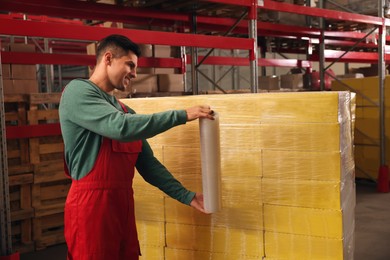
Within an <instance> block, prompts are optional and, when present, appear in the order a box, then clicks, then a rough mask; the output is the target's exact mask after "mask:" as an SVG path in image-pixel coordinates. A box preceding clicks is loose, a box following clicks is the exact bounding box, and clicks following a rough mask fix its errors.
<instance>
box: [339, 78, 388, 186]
mask: <svg viewBox="0 0 390 260" xmlns="http://www.w3.org/2000/svg"><path fill="white" fill-rule="evenodd" d="M388 85H389V77H387V78H386V80H385V88H384V91H385V93H384V94H385V98H386V100H385V115H386V119H385V130H386V132H385V137H386V141H385V149H386V150H387V149H388V148H389V147H390V143H389V141H388V140H389V138H390V128H389V127H388V125H387V124H388V123H387V122H389V121H388V117H389V115H390V106H389V98H388V97H389V96H390V91H389V90H390V88H389V87H388ZM332 89H333V90H335V91H338V90H350V91H353V92H356V127H355V160H356V177H359V178H364V179H372V180H376V179H377V176H378V170H379V167H380V164H381V163H380V136H379V135H380V132H379V129H380V119H379V110H380V108H379V81H378V77H365V78H350V79H342V80H341V81H340V82H338V81H333V83H332ZM385 159H386V162H387V164H389V161H390V156H389V154H387V156H386V158H385Z"/></svg>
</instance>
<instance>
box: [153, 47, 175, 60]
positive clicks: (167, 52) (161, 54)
mask: <svg viewBox="0 0 390 260" xmlns="http://www.w3.org/2000/svg"><path fill="white" fill-rule="evenodd" d="M154 57H158V58H170V57H173V55H172V48H171V46H167V45H154Z"/></svg>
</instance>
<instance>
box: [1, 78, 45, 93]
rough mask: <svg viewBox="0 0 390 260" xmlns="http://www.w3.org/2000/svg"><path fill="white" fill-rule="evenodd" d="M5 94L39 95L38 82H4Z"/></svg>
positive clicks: (16, 80)
mask: <svg viewBox="0 0 390 260" xmlns="http://www.w3.org/2000/svg"><path fill="white" fill-rule="evenodd" d="M3 87H4V94H29V93H37V92H39V90H38V82H37V80H35V79H13V80H3Z"/></svg>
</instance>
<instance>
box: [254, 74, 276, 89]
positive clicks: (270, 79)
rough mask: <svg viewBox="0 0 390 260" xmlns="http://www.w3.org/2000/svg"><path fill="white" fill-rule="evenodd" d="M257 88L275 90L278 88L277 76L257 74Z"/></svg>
mask: <svg viewBox="0 0 390 260" xmlns="http://www.w3.org/2000/svg"><path fill="white" fill-rule="evenodd" d="M258 80H259V81H258V83H259V89H265V90H275V89H280V87H279V77H276V76H259V78H258Z"/></svg>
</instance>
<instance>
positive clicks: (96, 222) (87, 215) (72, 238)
mask: <svg viewBox="0 0 390 260" xmlns="http://www.w3.org/2000/svg"><path fill="white" fill-rule="evenodd" d="M121 105H122V104H121ZM122 108H123V110H124V111H125V112H126V113H127V110H126V108H125V107H124V106H123V105H122ZM141 149H142V142H141V141H135V142H130V143H122V142H118V141H115V140H111V139H108V138H105V137H103V141H102V144H101V147H100V151H99V154H98V157H97V159H96V162H95V165H94V167H93V168H92V170H91V171H90V172H89V173H88V175H87V176H85V177H83V178H82V179H80V180H72V186H71V188H70V190H69V194H68V197H67V200H66V203H65V240H66V243H67V246H68V258H67V259H68V260H71V259H74V260H124V259H129V260H137V259H138V256H139V255H140V249H139V243H138V236H137V229H136V224H135V217H134V198H133V188H132V182H133V177H134V166H135V163H136V161H137V158H138V154H139V153H140V152H141Z"/></svg>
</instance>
